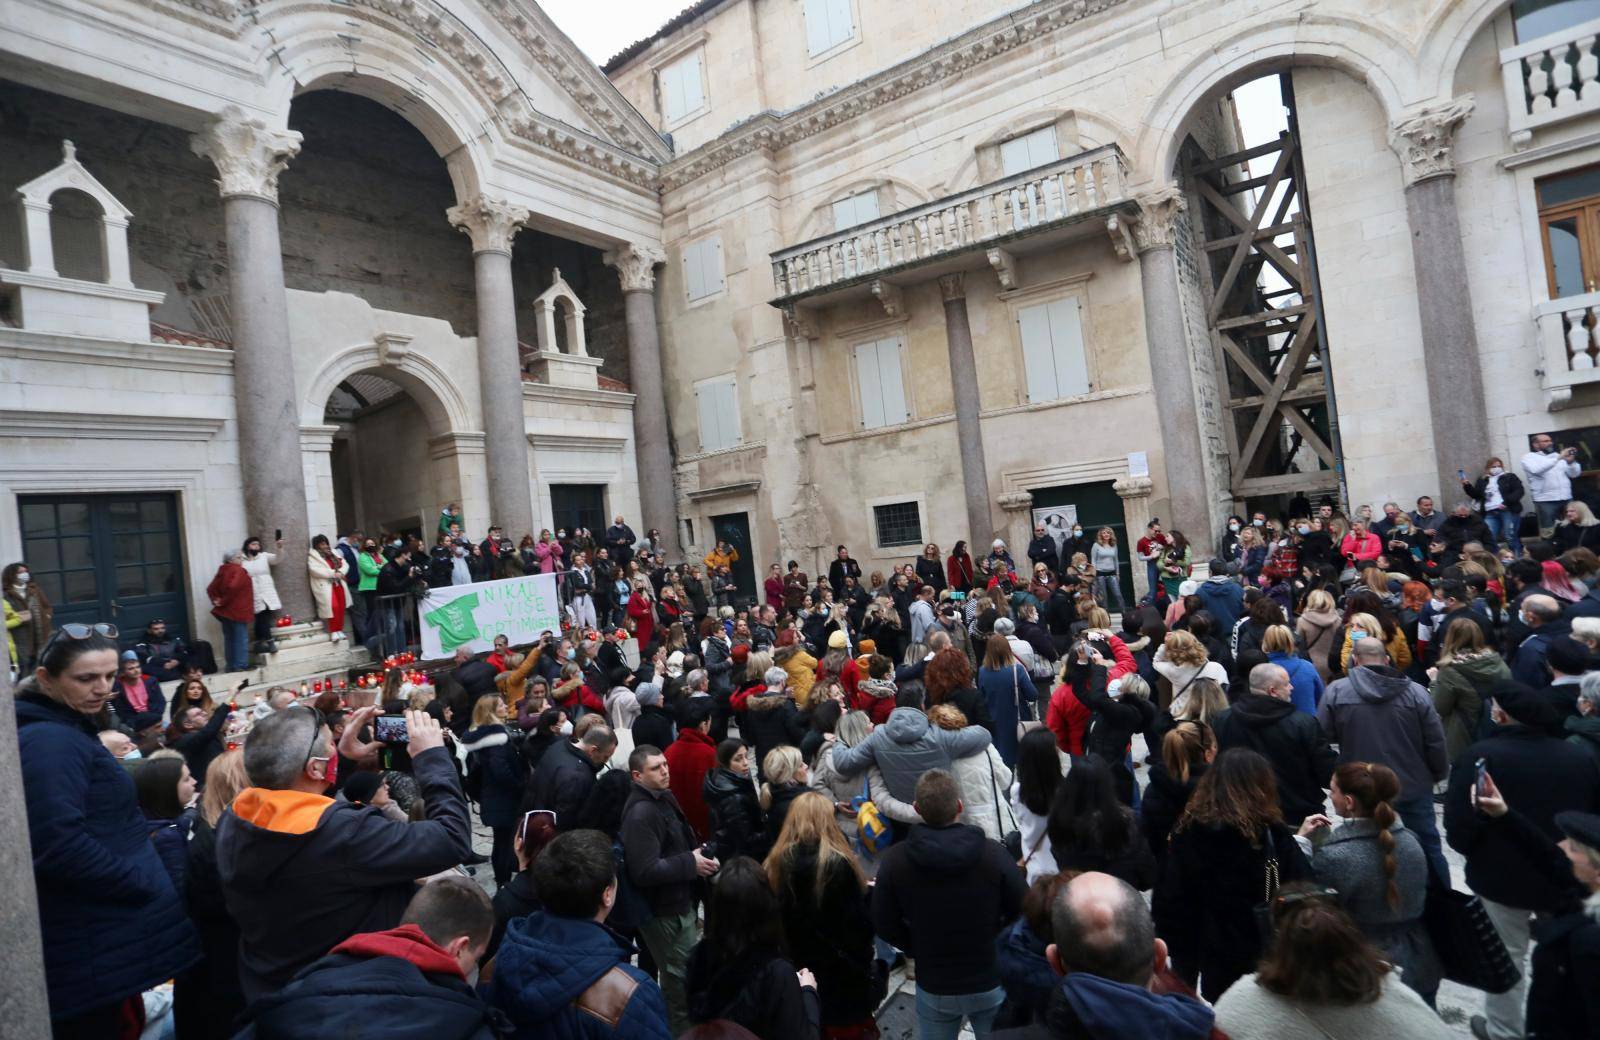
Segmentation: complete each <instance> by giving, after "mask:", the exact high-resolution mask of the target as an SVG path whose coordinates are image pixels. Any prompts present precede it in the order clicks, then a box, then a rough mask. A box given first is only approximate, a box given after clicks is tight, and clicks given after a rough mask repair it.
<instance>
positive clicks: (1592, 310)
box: [1533, 292, 1600, 404]
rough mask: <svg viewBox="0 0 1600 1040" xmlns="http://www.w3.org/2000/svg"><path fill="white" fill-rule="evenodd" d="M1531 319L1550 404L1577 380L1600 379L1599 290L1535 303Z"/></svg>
mask: <svg viewBox="0 0 1600 1040" xmlns="http://www.w3.org/2000/svg"><path fill="white" fill-rule="evenodd" d="M1533 320H1534V323H1535V324H1536V325H1537V326H1538V328H1539V346H1540V355H1541V359H1542V364H1543V368H1544V379H1543V386H1544V389H1545V391H1546V393H1548V394H1549V395H1550V397H1551V402H1552V403H1553V404H1564V403H1565V402H1566V400H1567V399H1569V398H1570V397H1571V393H1572V387H1574V386H1576V385H1578V384H1580V383H1592V382H1600V367H1597V364H1596V363H1597V361H1600V335H1597V333H1596V326H1597V325H1600V292H1593V293H1584V294H1583V295H1582V296H1567V297H1564V298H1562V299H1559V300H1551V301H1549V302H1548V303H1540V304H1537V305H1535V306H1534V309H1533Z"/></svg>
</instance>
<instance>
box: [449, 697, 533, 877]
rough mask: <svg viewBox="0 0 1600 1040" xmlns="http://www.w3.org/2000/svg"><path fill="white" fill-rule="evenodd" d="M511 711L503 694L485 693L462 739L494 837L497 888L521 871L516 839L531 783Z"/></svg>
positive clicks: (492, 859) (492, 856)
mask: <svg viewBox="0 0 1600 1040" xmlns="http://www.w3.org/2000/svg"><path fill="white" fill-rule="evenodd" d="M506 715H507V711H506V702H505V700H504V699H503V698H502V697H501V696H500V695H499V694H498V693H486V694H484V695H483V696H481V697H479V698H478V699H477V700H475V701H473V702H472V727H471V728H470V729H468V730H467V732H466V734H465V735H463V736H462V738H461V747H462V749H463V750H464V751H465V752H466V755H467V772H466V775H467V778H468V780H469V783H470V784H475V785H476V786H477V788H478V793H477V802H478V817H479V819H481V820H482V821H483V825H484V826H485V827H487V828H489V830H490V832H491V833H493V835H494V850H493V852H492V853H491V854H490V856H489V860H490V863H491V864H492V865H493V870H494V883H495V884H496V885H497V886H503V885H505V884H506V883H507V882H509V881H510V880H511V875H512V874H514V873H516V870H517V853H516V849H515V848H514V847H513V844H512V843H513V841H514V839H515V838H516V823H517V819H518V817H519V816H520V815H521V809H522V789H523V787H524V786H525V785H526V783H527V775H526V771H525V769H524V768H523V764H522V755H521V753H520V752H518V750H517V748H516V745H514V744H512V743H511V729H510V727H508V726H507V725H506Z"/></svg>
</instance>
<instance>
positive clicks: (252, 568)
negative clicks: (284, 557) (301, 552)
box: [241, 535, 283, 653]
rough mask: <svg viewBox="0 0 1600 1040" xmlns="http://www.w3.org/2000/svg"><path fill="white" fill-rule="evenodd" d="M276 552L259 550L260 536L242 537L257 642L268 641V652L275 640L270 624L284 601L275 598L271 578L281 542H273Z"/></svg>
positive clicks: (275, 594) (280, 549) (275, 585)
mask: <svg viewBox="0 0 1600 1040" xmlns="http://www.w3.org/2000/svg"><path fill="white" fill-rule="evenodd" d="M272 547H273V548H274V549H276V550H278V551H277V552H262V551H261V539H259V538H257V537H256V536H255V535H251V536H250V537H249V538H246V539H245V540H244V545H243V546H241V551H243V553H244V562H243V563H242V564H241V566H243V567H244V570H245V573H246V574H248V575H250V588H251V590H252V592H253V594H254V599H255V603H254V605H253V607H252V609H254V610H255V612H256V626H255V632H256V642H258V643H267V644H269V645H268V647H267V652H268V653H276V652H277V649H278V644H277V640H275V639H273V638H272V623H273V622H274V621H275V620H277V616H278V611H279V610H281V609H282V608H283V603H282V601H280V600H279V599H278V586H277V584H276V583H275V582H274V581H273V580H272V568H274V567H276V566H277V565H278V556H279V554H280V553H282V552H283V542H281V541H278V542H274V543H273V546H272Z"/></svg>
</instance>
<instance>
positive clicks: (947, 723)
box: [928, 704, 1017, 841]
mask: <svg viewBox="0 0 1600 1040" xmlns="http://www.w3.org/2000/svg"><path fill="white" fill-rule="evenodd" d="M928 721H929V722H931V723H933V724H934V725H935V726H938V727H939V728H940V729H946V730H958V729H966V728H967V717H966V716H965V715H963V714H962V713H961V709H960V708H957V707H956V706H955V705H954V704H935V705H934V706H933V707H931V708H929V709H928ZM950 773H951V775H952V776H954V777H955V778H956V784H957V785H958V786H959V787H960V788H961V822H962V823H967V824H971V825H972V826H974V827H977V828H978V829H979V830H981V831H983V833H984V835H985V836H986V837H988V838H989V839H991V840H993V841H1003V840H1005V836H1006V835H1007V834H1009V833H1011V832H1012V831H1014V830H1017V820H1016V817H1015V815H1014V814H1013V813H1012V811H1011V803H1010V801H1009V800H1008V799H1007V797H1006V793H1007V792H1009V791H1010V790H1011V767H1010V766H1008V765H1006V763H1005V759H1003V758H1001V757H1000V753H999V752H998V751H996V750H995V747H994V744H993V743H990V744H988V745H985V747H984V749H983V750H982V751H978V752H975V753H973V754H971V755H968V756H967V757H966V758H958V759H956V760H955V761H953V762H951V763H950Z"/></svg>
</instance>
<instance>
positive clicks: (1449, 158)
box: [1389, 94, 1476, 188]
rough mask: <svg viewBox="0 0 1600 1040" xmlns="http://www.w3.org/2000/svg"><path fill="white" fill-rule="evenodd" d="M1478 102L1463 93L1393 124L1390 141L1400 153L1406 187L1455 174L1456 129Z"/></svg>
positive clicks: (1419, 110) (1421, 109)
mask: <svg viewBox="0 0 1600 1040" xmlns="http://www.w3.org/2000/svg"><path fill="white" fill-rule="evenodd" d="M1475 104H1476V102H1475V101H1474V100H1473V96H1472V95H1471V94H1463V95H1462V96H1461V97H1457V98H1451V99H1450V100H1449V101H1445V102H1443V103H1441V104H1437V105H1429V106H1426V107H1424V108H1420V109H1418V110H1417V111H1415V112H1414V113H1412V114H1411V115H1409V116H1407V117H1406V118H1404V119H1401V120H1398V121H1397V122H1396V123H1395V124H1394V127H1393V128H1392V129H1391V131H1390V134H1389V144H1390V146H1391V147H1392V148H1394V150H1395V152H1396V154H1398V155H1399V156H1400V165H1401V167H1402V171H1401V172H1402V173H1403V174H1404V175H1405V182H1406V187H1408V188H1409V187H1410V186H1411V185H1413V184H1416V183H1418V182H1420V181H1425V180H1431V179H1432V178H1434V177H1451V176H1454V175H1455V172H1456V162H1455V134H1456V128H1457V127H1458V126H1460V125H1461V124H1462V123H1463V122H1464V121H1465V120H1466V118H1467V117H1468V116H1469V115H1471V114H1472V110H1473V108H1474V107H1475Z"/></svg>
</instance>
